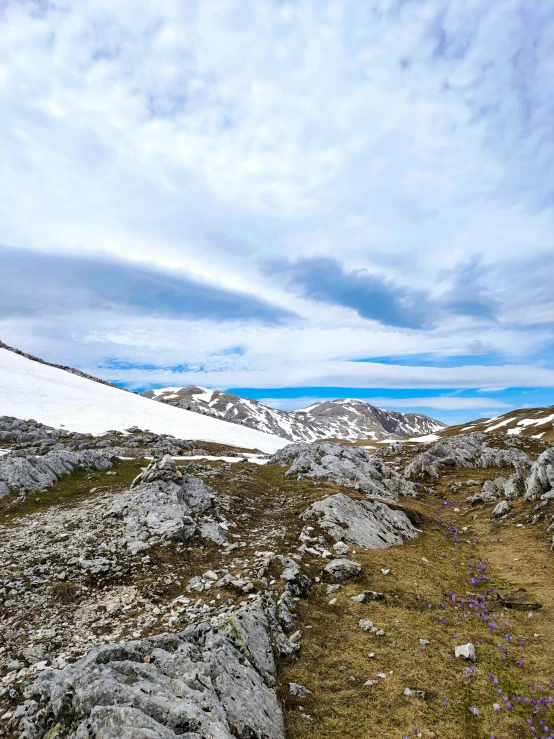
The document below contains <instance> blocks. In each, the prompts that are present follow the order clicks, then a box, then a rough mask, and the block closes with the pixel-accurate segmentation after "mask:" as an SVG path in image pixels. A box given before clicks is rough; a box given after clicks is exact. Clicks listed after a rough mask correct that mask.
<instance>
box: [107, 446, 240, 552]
mask: <svg viewBox="0 0 554 739" xmlns="http://www.w3.org/2000/svg"><path fill="white" fill-rule="evenodd" d="M214 498H215V493H214V491H213V490H212V488H210V487H208V486H207V485H206V484H205V483H204V482H203V481H202V480H200V479H198V478H196V477H193V476H192V475H190V474H188V473H187V472H182V471H181V470H180V469H179V468H178V467H177V466H176V465H175V461H174V460H173V459H172V458H171V457H170V456H169V455H166V456H165V457H163V458H162V459H161V460H158V459H153V460H152V461H151V462H150V464H149V465H148V467H147V468H146V469H144V470H143V472H141V474H140V475H139V476H138V477H136V478H135V480H133V483H132V485H131V488H130V491H129V492H128V493H126V494H124V495H122V496H120V497H119V498H118V499H117V500H116V502H115V503H114V504H113V505H112V507H111V508H110V510H109V511H108V514H107V515H108V516H114V517H116V518H123V519H124V524H125V536H126V538H127V540H128V547H129V549H131V550H136V551H138V549H144V548H145V546H146V545H145V542H147V541H148V540H149V539H154V540H159V539H162V540H163V539H167V540H172V541H188V540H189V539H190V538H191V537H192V536H194V534H195V533H196V531H197V530H198V531H200V534H201V535H202V536H205V537H206V538H208V539H210V540H212V541H214V542H216V543H217V544H221V545H223V544H227V537H226V536H225V533H224V531H223V529H222V528H221V527H220V526H219V524H218V523H217V522H216V521H214V520H213V518H210V517H207V518H204V519H203V520H202V521H199V520H198V516H199V515H200V514H203V513H206V512H207V511H209V510H210V509H212V508H213V504H214ZM195 517H196V518H195ZM137 542H140V544H137ZM137 547H138V549H137Z"/></svg>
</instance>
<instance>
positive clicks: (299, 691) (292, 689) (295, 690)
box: [289, 683, 312, 698]
mask: <svg viewBox="0 0 554 739" xmlns="http://www.w3.org/2000/svg"><path fill="white" fill-rule="evenodd" d="M311 692H312V691H311V690H308V688H306V687H305V686H304V685H300V683H289V693H290V694H291V695H296V696H298V697H299V698H305V697H306V696H307V695H310V694H311Z"/></svg>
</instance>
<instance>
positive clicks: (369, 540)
mask: <svg viewBox="0 0 554 739" xmlns="http://www.w3.org/2000/svg"><path fill="white" fill-rule="evenodd" d="M300 518H302V520H304V521H311V520H316V521H318V523H319V525H320V526H321V528H323V529H325V531H326V532H327V533H328V534H329V536H330V537H331V539H332V540H333V541H335V542H337V541H343V542H346V543H347V544H353V545H354V546H357V547H363V548H364V549H386V548H387V547H391V546H395V545H397V544H402V543H403V542H404V541H405V540H406V539H415V538H416V537H417V535H418V531H417V529H416V528H415V527H414V526H413V525H412V523H411V522H410V519H409V518H408V516H407V515H406V514H405V513H404V511H400V510H392V509H391V508H389V506H388V505H386V504H384V503H379V502H377V501H369V500H353V499H352V498H349V497H348V496H347V495H344V494H343V493H339V494H337V495H330V496H329V497H327V498H324V499H323V500H320V501H317V502H316V503H312V505H311V506H310V507H309V508H308V510H306V511H304V513H303V514H302V515H301V516H300Z"/></svg>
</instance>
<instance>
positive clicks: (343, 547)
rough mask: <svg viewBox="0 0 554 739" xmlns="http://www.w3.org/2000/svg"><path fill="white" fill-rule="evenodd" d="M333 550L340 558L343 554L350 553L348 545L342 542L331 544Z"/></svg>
mask: <svg viewBox="0 0 554 739" xmlns="http://www.w3.org/2000/svg"><path fill="white" fill-rule="evenodd" d="M333 549H334V550H335V552H336V553H337V554H338V555H340V556H341V557H342V556H344V555H345V554H348V552H349V551H350V547H349V546H348V544H345V543H344V542H343V541H337V543H336V544H333Z"/></svg>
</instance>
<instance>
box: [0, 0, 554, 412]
mask: <svg viewBox="0 0 554 739" xmlns="http://www.w3.org/2000/svg"><path fill="white" fill-rule="evenodd" d="M0 32H1V34H2V44H1V45H0V147H1V151H2V167H1V168H0V338H1V339H2V340H3V341H5V342H6V343H8V344H11V345H14V346H17V347H19V348H21V349H23V350H26V351H30V352H32V353H35V354H38V355H39V356H43V357H44V358H46V359H48V360H51V361H56V362H63V363H66V364H70V365H74V366H78V367H80V368H82V369H85V370H86V371H88V372H91V373H93V374H98V375H100V376H102V377H104V378H106V379H110V380H112V381H116V382H118V383H120V384H123V385H126V386H128V387H130V388H144V387H151V386H157V387H159V386H164V385H172V386H173V385H185V384H191V383H193V384H199V385H204V386H208V387H218V388H225V389H234V390H236V391H238V392H242V393H244V394H246V395H249V396H251V397H257V398H262V399H266V400H268V401H269V402H271V403H273V404H275V405H277V406H278V407H289V408H293V407H298V406H299V405H301V404H303V403H304V404H305V403H309V402H312V400H313V399H314V398H327V397H337V396H348V397H353V396H354V397H363V398H367V399H368V400H372V401H374V402H376V403H377V404H380V405H383V406H384V407H390V408H394V409H396V410H420V411H423V412H426V413H429V414H430V415H434V416H436V417H438V418H441V419H443V420H446V421H447V422H459V421H464V420H470V419H472V418H475V417H478V416H485V415H497V414H499V413H503V412H505V411H506V410H510V409H512V408H514V407H519V406H523V405H550V404H552V403H554V351H553V349H554V330H553V319H554V292H553V290H552V285H553V284H554V258H553V257H554V240H553V239H554V210H553V204H554V171H553V170H554V137H553V136H552V120H554V96H552V94H551V87H552V84H551V80H552V69H553V66H554V6H552V4H551V3H546V2H538V3H529V2H523V1H519V0H518V1H516V0H504V1H503V2H502V3H490V2H488V0H487V1H485V0H464V1H463V2H459V3H448V2H443V1H442V0H413V1H412V2H405V0H371V2H369V1H368V2H365V0H338V1H337V2H334V1H326V0H311V1H309V0H306V1H303V0H299V1H298V2H287V1H286V0H257V2H255V3H253V2H250V1H249V0H248V1H246V0H245V1H244V2H243V1H242V0H229V1H228V0H202V1H201V2H200V1H199V2H193V1H192V0H159V2H156V3H148V4H146V5H144V6H143V7H141V12H140V13H137V12H136V3H134V2H131V0H119V2H117V3H106V2H104V1H103V0H72V1H71V2H69V0H62V1H60V2H57V1H56V0H53V1H51V2H44V1H43V0H36V1H28V2H21V1H20V0H17V1H15V0H14V1H13V2H12V1H11V0H0Z"/></svg>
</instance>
